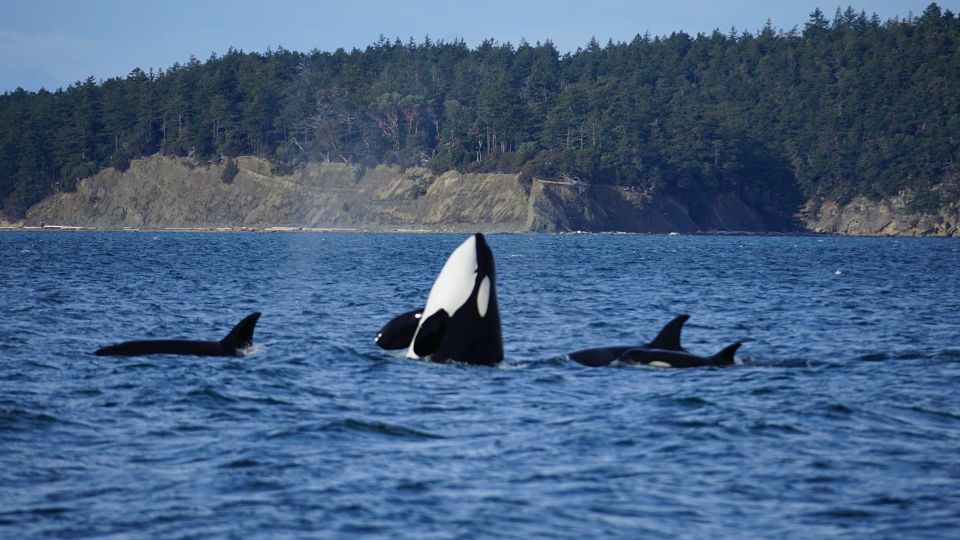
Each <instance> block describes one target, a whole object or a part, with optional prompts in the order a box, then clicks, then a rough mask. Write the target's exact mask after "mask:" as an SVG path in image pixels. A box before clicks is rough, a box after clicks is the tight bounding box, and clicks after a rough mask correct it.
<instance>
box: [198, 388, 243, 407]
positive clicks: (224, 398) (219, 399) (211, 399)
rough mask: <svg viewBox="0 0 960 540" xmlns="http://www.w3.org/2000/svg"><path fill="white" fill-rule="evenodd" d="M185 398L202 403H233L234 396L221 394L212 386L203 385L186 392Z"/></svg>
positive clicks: (234, 400)
mask: <svg viewBox="0 0 960 540" xmlns="http://www.w3.org/2000/svg"><path fill="white" fill-rule="evenodd" d="M187 398H189V399H190V400H196V401H200V402H204V403H235V402H236V401H237V399H236V398H234V397H231V396H228V395H226V394H222V393H220V392H218V391H217V390H216V389H214V388H213V387H212V386H205V387H203V388H198V389H196V390H191V391H189V392H187Z"/></svg>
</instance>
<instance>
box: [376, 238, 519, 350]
mask: <svg viewBox="0 0 960 540" xmlns="http://www.w3.org/2000/svg"><path fill="white" fill-rule="evenodd" d="M376 343H377V345H379V346H381V347H383V348H385V349H402V348H404V347H406V348H407V353H406V356H407V358H420V359H427V360H431V361H433V362H462V363H464V364H478V365H486V366H493V365H496V364H499V363H500V362H501V361H503V337H502V333H501V329H500V310H499V307H498V306H497V289H496V271H495V267H494V262H493V251H491V250H490V246H488V245H487V241H486V239H485V238H484V237H483V235H482V234H480V233H477V234H474V235H473V236H471V237H470V238H467V239H466V240H465V241H464V242H463V243H462V244H460V245H459V246H458V247H457V248H456V249H455V250H453V253H451V254H450V257H449V258H447V262H446V263H445V264H444V265H443V268H442V269H441V270H440V274H439V275H438V276H437V279H436V281H434V283H433V287H432V288H431V289H430V294H429V295H428V296H427V304H426V306H425V307H424V308H423V310H413V311H409V312H407V313H404V314H402V315H399V316H397V317H395V318H394V319H392V320H391V321H390V322H388V323H387V324H386V325H385V326H384V327H383V329H381V330H380V333H379V334H378V335H377V338H376ZM401 344H402V345H401Z"/></svg>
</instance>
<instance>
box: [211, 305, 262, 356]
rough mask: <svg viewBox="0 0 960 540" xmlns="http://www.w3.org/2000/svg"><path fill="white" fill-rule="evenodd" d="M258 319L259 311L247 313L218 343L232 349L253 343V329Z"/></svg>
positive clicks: (235, 349)
mask: <svg viewBox="0 0 960 540" xmlns="http://www.w3.org/2000/svg"><path fill="white" fill-rule="evenodd" d="M258 319H260V312H259V311H256V312H254V313H251V314H250V315H247V316H246V317H244V319H243V320H242V321H240V322H238V323H237V325H236V326H234V327H233V330H231V331H230V333H229V334H227V337H225V338H223V339H221V340H220V344H221V345H223V346H224V347H225V348H227V349H230V350H234V351H238V350H240V349H246V348H247V347H249V346H251V345H253V329H254V328H255V327H256V326H257V320H258Z"/></svg>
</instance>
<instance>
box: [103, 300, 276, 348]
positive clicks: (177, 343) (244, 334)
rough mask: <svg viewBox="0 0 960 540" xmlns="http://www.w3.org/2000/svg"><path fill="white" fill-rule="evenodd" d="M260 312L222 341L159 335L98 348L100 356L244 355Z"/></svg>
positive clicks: (238, 325)
mask: <svg viewBox="0 0 960 540" xmlns="http://www.w3.org/2000/svg"><path fill="white" fill-rule="evenodd" d="M259 318H260V312H259V311H258V312H255V313H251V314H250V315H247V316H246V317H244V319H243V320H242V321H240V322H239V323H237V325H236V326H234V327H233V330H231V331H230V333H229V334H227V336H226V337H225V338H223V339H221V340H220V341H193V340H186V339H157V340H146V341H125V342H123V343H118V344H116V345H110V346H108V347H103V348H101V349H97V350H96V351H95V352H94V353H93V354H95V355H97V356H142V355H147V354H190V355H195V356H243V354H244V352H245V351H246V350H247V349H249V348H250V347H251V346H253V330H254V327H256V325H257V320H258V319H259Z"/></svg>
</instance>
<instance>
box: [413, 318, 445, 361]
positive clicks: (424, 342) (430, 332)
mask: <svg viewBox="0 0 960 540" xmlns="http://www.w3.org/2000/svg"><path fill="white" fill-rule="evenodd" d="M449 320H450V315H449V314H447V312H446V311H445V310H442V309H441V310H439V311H437V312H436V313H434V314H433V315H431V316H429V317H427V319H426V320H425V321H423V323H421V324H420V330H419V331H417V337H416V339H414V341H413V352H414V354H416V355H417V356H419V357H420V358H424V357H427V356H430V355H431V354H433V353H435V352H436V351H437V349H439V348H440V343H441V342H443V334H444V332H446V331H447V321H449Z"/></svg>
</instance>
